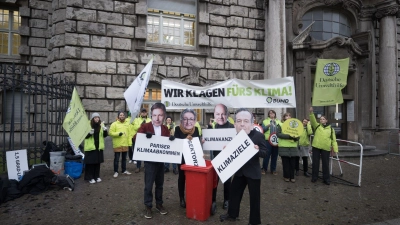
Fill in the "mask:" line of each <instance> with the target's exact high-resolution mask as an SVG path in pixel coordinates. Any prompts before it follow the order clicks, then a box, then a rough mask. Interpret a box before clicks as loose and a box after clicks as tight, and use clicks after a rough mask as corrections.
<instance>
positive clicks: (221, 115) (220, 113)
mask: <svg viewBox="0 0 400 225" xmlns="http://www.w3.org/2000/svg"><path fill="white" fill-rule="evenodd" d="M227 114H228V109H227V107H226V106H225V105H224V104H218V105H216V106H215V108H214V121H215V122H217V124H219V125H221V126H222V125H224V124H225V123H226V122H227V120H228V115H227Z"/></svg>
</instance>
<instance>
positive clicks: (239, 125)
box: [235, 109, 254, 134]
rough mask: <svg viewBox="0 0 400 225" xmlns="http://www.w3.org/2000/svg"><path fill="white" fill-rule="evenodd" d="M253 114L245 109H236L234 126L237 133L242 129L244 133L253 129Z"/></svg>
mask: <svg viewBox="0 0 400 225" xmlns="http://www.w3.org/2000/svg"><path fill="white" fill-rule="evenodd" d="M253 122H254V118H253V114H252V113H250V112H249V111H248V110H246V109H242V110H238V111H237V112H236V117H235V128H236V132H237V133H239V132H240V131H241V130H244V131H245V132H246V134H249V133H250V131H251V130H253Z"/></svg>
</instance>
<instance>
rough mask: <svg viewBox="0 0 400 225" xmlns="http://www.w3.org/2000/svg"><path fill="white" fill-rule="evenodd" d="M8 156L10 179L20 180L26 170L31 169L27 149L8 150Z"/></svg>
mask: <svg viewBox="0 0 400 225" xmlns="http://www.w3.org/2000/svg"><path fill="white" fill-rule="evenodd" d="M6 158H7V170H8V179H9V180H18V181H20V180H21V178H22V175H23V174H24V171H25V170H29V168H28V157H27V155H26V149H22V150H15V151H7V152H6Z"/></svg>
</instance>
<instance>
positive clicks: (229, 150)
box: [211, 130, 258, 183]
mask: <svg viewBox="0 0 400 225" xmlns="http://www.w3.org/2000/svg"><path fill="white" fill-rule="evenodd" d="M257 152H258V150H257V149H255V148H254V143H253V142H252V141H251V139H250V137H249V136H248V135H247V134H246V132H245V131H243V130H242V131H240V132H239V133H238V134H237V135H236V137H235V138H233V140H232V141H231V142H229V144H228V145H227V146H226V147H225V149H224V150H222V151H221V153H219V154H218V156H217V157H215V158H214V160H213V161H211V164H212V165H213V167H214V169H215V171H216V172H217V174H218V176H219V178H220V179H221V181H222V183H224V182H225V181H226V180H228V179H229V178H230V177H231V176H232V175H233V174H235V173H236V171H238V170H239V169H240V168H241V167H242V166H243V165H244V164H245V163H246V162H247V161H249V160H250V159H251V158H252V157H253V156H254V155H255V154H257Z"/></svg>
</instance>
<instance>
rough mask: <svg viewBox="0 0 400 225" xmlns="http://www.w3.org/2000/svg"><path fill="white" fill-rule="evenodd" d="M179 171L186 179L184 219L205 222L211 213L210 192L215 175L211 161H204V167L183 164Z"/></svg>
mask: <svg viewBox="0 0 400 225" xmlns="http://www.w3.org/2000/svg"><path fill="white" fill-rule="evenodd" d="M181 169H182V170H184V171H185V177H186V217H187V218H189V219H195V220H200V221H204V220H207V219H208V217H210V213H211V204H212V191H213V187H214V185H215V178H216V177H215V176H216V175H217V174H216V173H215V170H214V168H213V166H212V164H211V161H209V160H206V167H199V166H189V165H186V164H183V165H182V166H181Z"/></svg>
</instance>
